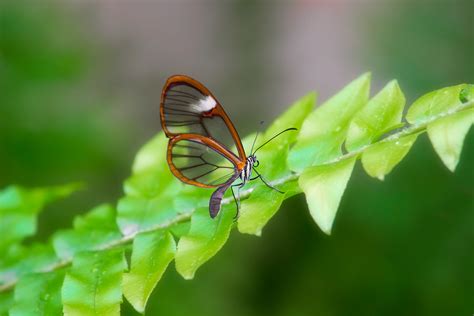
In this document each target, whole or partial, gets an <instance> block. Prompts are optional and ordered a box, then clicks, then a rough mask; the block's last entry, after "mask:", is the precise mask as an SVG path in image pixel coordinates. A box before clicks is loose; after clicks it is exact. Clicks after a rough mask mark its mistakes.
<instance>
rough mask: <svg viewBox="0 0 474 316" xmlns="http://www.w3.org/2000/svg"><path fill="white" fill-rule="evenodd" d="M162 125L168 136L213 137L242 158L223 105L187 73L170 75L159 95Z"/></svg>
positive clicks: (236, 136) (239, 144)
mask: <svg viewBox="0 0 474 316" xmlns="http://www.w3.org/2000/svg"><path fill="white" fill-rule="evenodd" d="M160 114H161V125H162V127H163V130H164V131H165V133H166V135H167V136H168V137H170V138H172V137H175V136H178V135H182V134H196V135H200V136H204V137H209V138H212V139H214V140H216V141H218V142H219V143H220V144H222V145H225V146H227V148H233V147H234V145H235V147H236V148H237V154H234V155H236V156H238V157H239V158H240V159H241V160H243V161H244V160H245V159H246V156H245V151H244V149H243V147H242V143H241V141H240V137H239V135H238V133H237V131H236V130H235V127H234V126H233V124H232V122H231V120H230V119H229V117H228V116H227V114H226V113H225V111H224V109H223V108H222V106H221V105H220V104H219V102H218V101H217V100H216V98H215V97H214V96H213V95H212V94H211V92H210V91H209V90H208V89H207V88H206V87H204V85H202V84H201V83H200V82H198V81H196V80H194V79H192V78H190V77H187V76H182V75H178V76H172V77H170V78H169V79H168V81H167V82H166V84H165V86H164V88H163V92H162V95H161V104H160Z"/></svg>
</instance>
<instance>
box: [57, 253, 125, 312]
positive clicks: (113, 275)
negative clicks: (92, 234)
mask: <svg viewBox="0 0 474 316" xmlns="http://www.w3.org/2000/svg"><path fill="white" fill-rule="evenodd" d="M126 268H127V264H126V262H125V257H124V254H123V250H122V249H113V250H108V251H100V252H81V253H78V254H76V255H75V256H74V261H73V262H72V267H71V268H70V270H69V271H68V273H67V274H66V278H65V279H64V284H63V287H62V299H63V304H64V315H66V316H71V315H77V316H83V315H108V316H113V315H120V303H121V302H122V291H121V282H122V272H123V271H124V270H125V269H126Z"/></svg>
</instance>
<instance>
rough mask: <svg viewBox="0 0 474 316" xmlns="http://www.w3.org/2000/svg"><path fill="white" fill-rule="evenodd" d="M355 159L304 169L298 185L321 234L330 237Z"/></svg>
mask: <svg viewBox="0 0 474 316" xmlns="http://www.w3.org/2000/svg"><path fill="white" fill-rule="evenodd" d="M355 161H356V157H351V158H348V159H345V160H342V161H339V162H336V163H332V164H328V165H321V166H316V167H310V168H307V169H305V171H303V173H302V174H301V177H300V179H299V185H300V187H301V189H303V192H304V193H305V196H306V201H307V202H308V207H309V211H310V213H311V216H312V217H313V219H314V220H315V222H316V224H318V226H319V227H320V228H321V230H322V231H323V232H325V233H326V234H328V235H330V234H331V229H332V224H333V222H334V218H335V216H336V212H337V208H338V207H339V202H340V201H341V197H342V194H343V193H344V190H345V189H346V185H347V182H348V181H349V178H350V177H351V173H352V169H353V168H354V164H355Z"/></svg>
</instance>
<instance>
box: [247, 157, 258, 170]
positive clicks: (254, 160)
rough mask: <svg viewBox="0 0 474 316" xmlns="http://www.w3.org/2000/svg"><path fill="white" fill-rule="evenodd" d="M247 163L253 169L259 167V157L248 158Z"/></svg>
mask: <svg viewBox="0 0 474 316" xmlns="http://www.w3.org/2000/svg"><path fill="white" fill-rule="evenodd" d="M247 161H248V163H249V164H250V165H251V166H252V167H258V165H259V164H260V162H259V161H258V159H257V156H256V155H255V154H252V155H250V156H249V157H248V158H247Z"/></svg>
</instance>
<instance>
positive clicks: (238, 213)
mask: <svg viewBox="0 0 474 316" xmlns="http://www.w3.org/2000/svg"><path fill="white" fill-rule="evenodd" d="M244 185H245V183H243V182H242V183H238V184H234V185H232V186H231V187H230V190H231V191H232V196H233V197H234V201H235V205H236V206H237V212H236V213H235V216H234V221H236V220H237V219H238V218H239V215H240V189H242V188H243V186H244ZM234 187H237V198H235V194H234Z"/></svg>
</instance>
